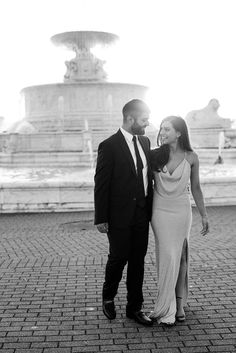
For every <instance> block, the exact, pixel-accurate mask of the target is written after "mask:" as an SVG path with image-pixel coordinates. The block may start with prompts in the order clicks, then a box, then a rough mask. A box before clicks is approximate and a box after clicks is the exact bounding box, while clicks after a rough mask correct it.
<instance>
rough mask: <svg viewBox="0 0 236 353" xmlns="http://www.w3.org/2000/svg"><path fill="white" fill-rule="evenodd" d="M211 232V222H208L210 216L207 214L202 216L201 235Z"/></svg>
mask: <svg viewBox="0 0 236 353" xmlns="http://www.w3.org/2000/svg"><path fill="white" fill-rule="evenodd" d="M207 233H209V223H208V218H207V217H206V216H204V217H202V230H201V235H203V236H204V235H206V234H207Z"/></svg>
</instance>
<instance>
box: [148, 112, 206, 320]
mask: <svg viewBox="0 0 236 353" xmlns="http://www.w3.org/2000/svg"><path fill="white" fill-rule="evenodd" d="M157 144H158V145H160V144H161V147H160V148H157V149H155V150H153V151H151V161H152V167H153V171H154V179H155V187H154V199H153V214H152V221H151V224H152V229H153V233H154V237H155V242H156V263H157V272H158V294H157V299H156V303H155V307H154V310H153V311H152V312H151V314H150V318H152V319H155V320H157V321H158V323H165V324H167V325H173V324H174V323H175V320H177V321H184V320H185V313H184V305H185V303H186V299H187V295H188V267H189V251H188V242H189V232H190V228H191V222H192V212H191V204H190V196H189V181H190V182H191V192H192V195H193V198H194V201H195V203H196V205H197V208H198V211H199V213H200V215H201V217H202V230H201V234H202V235H206V234H207V233H208V231H209V229H208V219H207V213H206V209H205V206H204V200H203V195H202V191H201V187H200V182H199V161H198V156H197V154H196V153H195V152H193V150H192V148H191V145H190V142H189V135H188V129H187V125H186V123H185V121H184V120H183V119H182V118H180V117H176V116H169V117H167V118H165V119H164V120H163V121H162V123H161V126H160V131H159V134H158V137H157Z"/></svg>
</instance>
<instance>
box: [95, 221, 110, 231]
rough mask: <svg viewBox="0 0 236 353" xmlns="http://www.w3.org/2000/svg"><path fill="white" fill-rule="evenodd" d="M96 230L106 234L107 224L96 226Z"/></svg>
mask: <svg viewBox="0 0 236 353" xmlns="http://www.w3.org/2000/svg"><path fill="white" fill-rule="evenodd" d="M97 229H98V231H99V232H100V233H107V232H108V223H101V224H97Z"/></svg>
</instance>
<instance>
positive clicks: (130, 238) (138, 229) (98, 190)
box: [95, 99, 152, 325]
mask: <svg viewBox="0 0 236 353" xmlns="http://www.w3.org/2000/svg"><path fill="white" fill-rule="evenodd" d="M122 113H123V125H122V128H120V129H119V130H118V132H117V133H116V134H114V135H112V136H111V137H109V138H108V139H106V140H105V141H103V142H102V143H100V145H99V147H98V158H97V167H96V174H95V224H96V225H97V228H98V230H99V231H100V232H101V233H107V235H108V240H109V255H108V261H107V265H106V271H105V282H104V284H103V293H102V295H103V312H104V314H105V315H106V317H107V318H108V319H110V320H112V319H115V317H116V310H115V305H114V298H115V296H116V294H117V290H118V286H119V282H120V280H121V278H122V273H123V269H124V267H125V265H126V263H128V266H127V281H126V286H127V306H126V316H127V317H128V318H131V319H134V320H135V321H137V322H139V323H141V324H143V325H151V324H152V320H151V319H149V318H148V317H147V316H146V315H145V314H144V313H143V312H142V311H141V308H142V303H143V293H142V285H143V276H144V257H145V255H146V252H147V245H148V228H149V220H150V218H151V208H152V173H151V167H150V163H149V157H148V154H149V150H150V141H149V139H148V138H147V137H145V136H142V135H144V134H145V128H146V127H147V126H148V125H149V122H148V120H149V113H150V111H149V108H148V107H147V105H146V104H145V103H144V102H143V101H142V100H139V99H134V100H131V101H130V102H128V103H127V104H125V106H124V107H123V110H122ZM137 135H141V136H137Z"/></svg>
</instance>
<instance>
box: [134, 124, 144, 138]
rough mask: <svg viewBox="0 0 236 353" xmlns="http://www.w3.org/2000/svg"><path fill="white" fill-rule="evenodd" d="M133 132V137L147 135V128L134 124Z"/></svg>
mask: <svg viewBox="0 0 236 353" xmlns="http://www.w3.org/2000/svg"><path fill="white" fill-rule="evenodd" d="M131 131H132V133H133V135H144V134H145V128H144V127H141V126H139V125H137V124H133V125H132V126H131Z"/></svg>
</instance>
